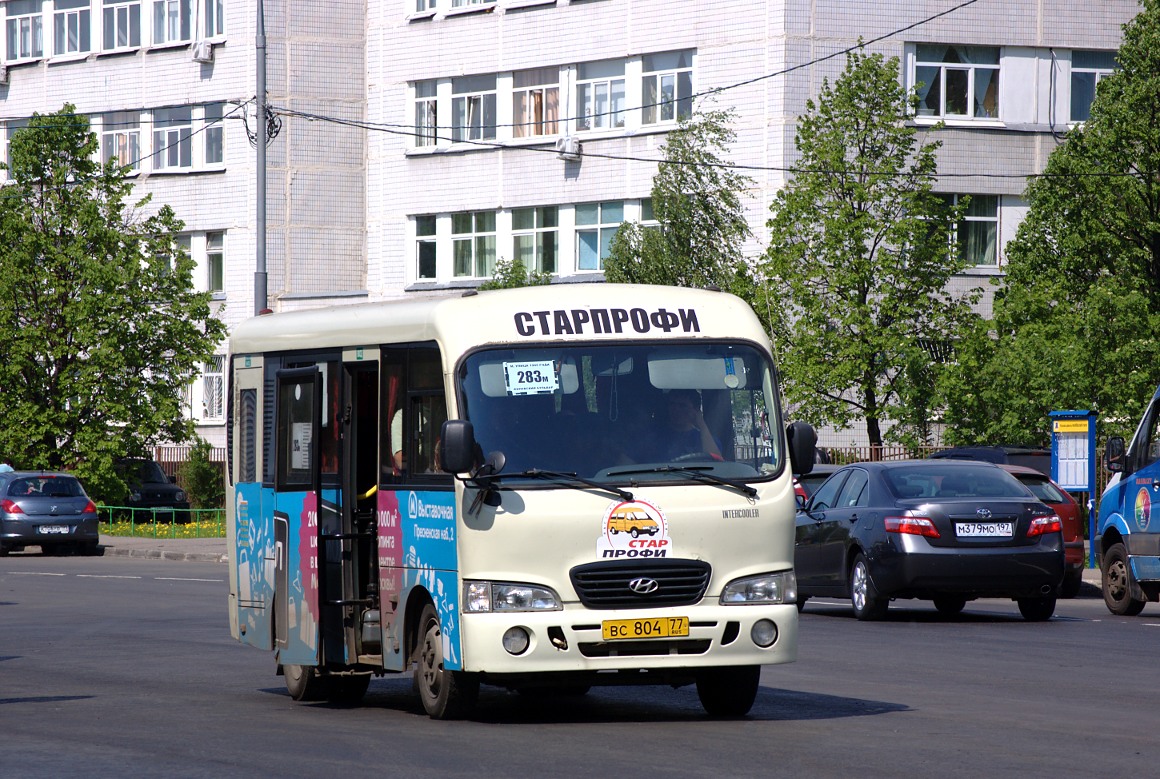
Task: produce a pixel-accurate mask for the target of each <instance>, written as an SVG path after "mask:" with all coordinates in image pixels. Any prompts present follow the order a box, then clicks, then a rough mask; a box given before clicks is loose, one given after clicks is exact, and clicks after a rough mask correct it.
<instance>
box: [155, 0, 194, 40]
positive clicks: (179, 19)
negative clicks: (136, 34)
mask: <svg viewBox="0 0 1160 779" xmlns="http://www.w3.org/2000/svg"><path fill="white" fill-rule="evenodd" d="M152 4H153V16H152V19H153V25H152V27H153V45H154V46H168V45H171V44H177V43H189V42H190V41H191V40H193V0H152Z"/></svg>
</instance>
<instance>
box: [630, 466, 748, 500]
mask: <svg viewBox="0 0 1160 779" xmlns="http://www.w3.org/2000/svg"><path fill="white" fill-rule="evenodd" d="M712 469H713V466H712V465H686V466H679V465H658V466H656V467H653V468H625V469H622V470H618V471H609V472H608V476H610V477H611V476H629V475H631V474H641V473H680V474H684V475H685V476H689V477H691V478H693V479H695V480H696V481H699V482H702V483H704V484H718V485H721V486H722V487H732V488H733V489H735V490H737V491H738V492H740V493H741V494H742V495H745V496H746V497H749V498H756V497H757V490H756V489H754V488H753V487H750V486H749V485H748V484H745V483H743V482H737V481H734V480H733V479H726V478H725V477H724V476H717V475H716V474H713V473H706V471H711V470H712Z"/></svg>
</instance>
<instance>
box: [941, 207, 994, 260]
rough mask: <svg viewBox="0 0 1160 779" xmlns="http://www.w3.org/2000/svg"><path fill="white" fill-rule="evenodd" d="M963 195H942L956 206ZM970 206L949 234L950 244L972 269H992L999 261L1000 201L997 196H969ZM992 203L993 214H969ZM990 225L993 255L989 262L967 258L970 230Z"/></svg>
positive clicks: (990, 242)
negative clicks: (981, 206) (993, 207)
mask: <svg viewBox="0 0 1160 779" xmlns="http://www.w3.org/2000/svg"><path fill="white" fill-rule="evenodd" d="M964 196H965V195H959V194H954V195H944V197H946V198H947V199H948V201H949V202H950V203H951V204H952V205H958V204H959V202H960V200H961V199H962V198H963V197H964ZM969 197H970V204H969V205H968V206H967V213H965V214H963V217H962V220H961V221H960V222H958V223H957V224H956V225H955V227H954V232H953V233H952V234H951V242H952V244H954V246H955V247H956V251H957V252H958V253H959V255H960V256H961V257H962V258H963V259H964V260H966V261H967V262H968V263H969V265H970V267H973V268H994V267H997V266H998V265H999V264H1000V260H999V212H1000V201H1001V198H1000V197H999V195H987V194H971V195H969ZM991 203H994V206H995V210H994V213H993V214H991V213H985V214H980V213H970V212H971V211H972V210H977V207H978V206H980V205H984V204H987V205H989V204H991ZM984 224H985V225H990V233H991V234H990V241H989V244H990V252H989V253H990V254H991V255H993V256H992V257H991V258H990V259H991V260H992V261H991V262H986V261H985V260H987V259H988V258H987V257H986V256H984V257H983V258H982V259H983V260H984V262H979V261H978V258H977V257H971V256H968V251H969V250H970V243H971V240H970V233H971V232H972V230H977V229H978V226H979V225H984Z"/></svg>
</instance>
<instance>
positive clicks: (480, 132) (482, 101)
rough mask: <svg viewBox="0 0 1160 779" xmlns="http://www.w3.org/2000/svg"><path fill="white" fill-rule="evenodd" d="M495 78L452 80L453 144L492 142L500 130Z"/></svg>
mask: <svg viewBox="0 0 1160 779" xmlns="http://www.w3.org/2000/svg"><path fill="white" fill-rule="evenodd" d="M497 80H498V79H497V77H496V75H495V74H485V75H479V76H462V77H459V78H453V79H451V141H452V143H463V142H469V141H492V140H495V137H496V128H497V126H498V115H497V113H496V111H497V107H498V106H497V103H498V99H499V97H498V92H497V89H496V86H497V83H496V82H497Z"/></svg>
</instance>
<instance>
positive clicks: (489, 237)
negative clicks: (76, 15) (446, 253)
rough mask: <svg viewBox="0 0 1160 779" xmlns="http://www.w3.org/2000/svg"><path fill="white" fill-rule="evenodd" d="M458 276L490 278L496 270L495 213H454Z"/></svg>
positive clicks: (455, 257)
mask: <svg viewBox="0 0 1160 779" xmlns="http://www.w3.org/2000/svg"><path fill="white" fill-rule="evenodd" d="M451 233H452V242H451V244H452V249H453V256H454V262H455V268H454V272H455V275H456V276H476V277H479V278H486V277H488V276H491V275H492V273H493V272H494V271H495V212H494V211H474V212H466V213H460V214H452V215H451Z"/></svg>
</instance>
